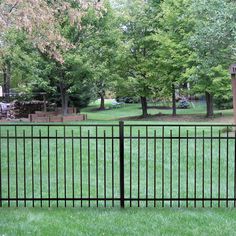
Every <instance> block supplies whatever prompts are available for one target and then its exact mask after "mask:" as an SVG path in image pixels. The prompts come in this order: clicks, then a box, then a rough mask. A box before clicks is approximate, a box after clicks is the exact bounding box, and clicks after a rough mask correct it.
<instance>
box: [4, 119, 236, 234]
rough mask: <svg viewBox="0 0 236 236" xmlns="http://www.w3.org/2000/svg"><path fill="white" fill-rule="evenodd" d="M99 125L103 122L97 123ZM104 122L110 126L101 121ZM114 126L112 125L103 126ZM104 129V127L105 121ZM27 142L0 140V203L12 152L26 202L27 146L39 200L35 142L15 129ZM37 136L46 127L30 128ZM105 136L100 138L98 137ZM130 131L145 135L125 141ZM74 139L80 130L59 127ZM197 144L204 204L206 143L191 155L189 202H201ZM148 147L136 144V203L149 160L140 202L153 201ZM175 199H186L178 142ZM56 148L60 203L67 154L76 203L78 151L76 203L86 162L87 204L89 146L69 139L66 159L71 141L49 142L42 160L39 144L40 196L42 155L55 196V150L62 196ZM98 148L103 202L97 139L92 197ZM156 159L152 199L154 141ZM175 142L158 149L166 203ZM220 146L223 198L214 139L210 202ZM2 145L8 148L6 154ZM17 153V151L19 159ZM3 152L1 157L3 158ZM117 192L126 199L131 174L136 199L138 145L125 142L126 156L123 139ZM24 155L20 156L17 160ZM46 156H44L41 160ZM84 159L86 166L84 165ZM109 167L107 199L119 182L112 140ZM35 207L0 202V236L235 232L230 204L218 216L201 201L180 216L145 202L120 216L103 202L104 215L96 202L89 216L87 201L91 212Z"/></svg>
mask: <svg viewBox="0 0 236 236" xmlns="http://www.w3.org/2000/svg"><path fill="white" fill-rule="evenodd" d="M102 123H103V124H104V122H102ZM108 123H110V122H108ZM111 123H113V124H117V122H111ZM105 124H107V122H105ZM152 124H153V122H152ZM7 130H8V134H9V136H13V135H14V132H15V130H14V129H13V127H11V126H10V127H8V128H7V127H2V128H1V136H5V137H6V135H7ZM24 130H25V136H26V137H29V138H28V139H27V140H26V141H25V143H24V142H23V140H22V139H18V141H17V143H16V142H15V139H9V140H8V139H2V140H1V158H2V169H1V170H2V176H3V179H2V186H3V187H2V192H3V197H6V198H7V197H8V188H7V184H8V178H7V176H8V172H9V176H10V183H11V188H10V196H11V197H14V196H15V194H16V181H15V178H16V164H15V158H16V152H15V150H16V149H15V147H16V146H17V149H18V156H17V158H18V178H19V183H18V185H19V186H18V194H19V197H24V189H26V196H27V197H29V198H30V197H31V196H32V191H31V190H32V175H31V170H32V152H31V151H32V149H31V148H32V145H33V148H34V189H35V197H40V169H39V166H40V156H39V145H40V142H39V139H34V141H33V142H32V140H31V139H30V137H31V130H30V129H29V128H26V127H24V126H22V127H20V128H19V129H18V131H17V134H18V136H22V135H24ZM39 130H41V135H42V136H47V128H40V127H39V126H36V127H35V128H34V132H33V134H34V136H39ZM56 130H58V133H57V134H58V136H62V135H63V132H64V130H63V128H61V127H57V126H55V127H54V128H50V136H54V137H55V135H56ZM154 130H156V132H157V134H158V135H159V136H160V133H161V128H149V130H148V135H149V136H152V137H153V135H154ZM171 130H172V134H173V136H176V135H177V134H178V129H177V128H176V127H172V128H166V130H165V135H166V136H167V137H169V135H170V132H171ZM187 130H189V136H193V135H194V129H193V128H192V127H186V128H183V129H182V130H181V136H184V137H186V132H187ZM203 130H204V132H205V133H204V134H205V135H206V136H209V132H210V130H209V128H207V129H203V128H201V127H200V128H198V129H197V136H199V137H200V136H201V135H203ZM104 131H105V133H104ZM138 131H140V135H141V136H142V135H145V133H146V130H145V128H143V127H137V128H134V130H133V131H132V132H133V135H134V136H135V137H137V135H138ZM219 131H222V127H218V128H215V129H214V133H213V134H214V136H217V135H219ZM72 132H73V136H74V137H76V136H79V135H80V130H79V128H78V127H74V128H73V127H67V128H66V135H67V136H69V137H72ZM129 132H130V130H129V128H126V129H125V135H126V136H128V135H129ZM117 133H118V130H117V128H115V129H114V134H115V135H116V134H117ZM82 134H83V136H88V135H89V136H90V137H91V136H94V135H95V129H94V128H93V127H90V128H83V130H82ZM98 135H99V136H100V137H103V136H104V135H106V136H107V137H109V136H110V135H111V129H110V128H104V127H103V128H99V130H98ZM220 135H221V136H225V135H226V134H225V133H221V134H220ZM147 143H148V150H149V151H148V154H147V152H146V145H147ZM203 143H204V150H205V155H204V163H205V167H204V168H205V177H204V178H205V179H204V190H205V197H209V196H210V185H209V181H210V175H209V169H210V142H209V140H208V141H205V142H203V140H202V139H199V140H198V141H197V147H198V151H197V156H196V160H197V163H196V168H197V173H196V177H197V184H196V189H197V196H200V197H201V196H202V190H203V181H202V180H203V179H202V174H203V172H202V164H203V159H202V151H203ZM154 144H155V143H154V141H153V139H151V140H149V141H148V142H146V140H141V141H140V175H141V177H140V186H141V187H140V196H141V197H145V196H146V160H147V158H148V161H149V164H148V165H149V175H148V181H149V188H148V195H149V197H152V196H154V190H153V186H154V156H155V153H154V150H155V149H154ZM180 144H181V147H182V148H181V163H182V167H181V170H180V171H181V188H180V190H181V197H185V196H186V165H185V164H184V163H186V158H187V154H186V140H182V141H181V143H180ZM228 144H229V149H228V150H229V163H233V160H234V152H233V150H234V141H233V140H230V141H229V143H228ZM64 145H66V172H67V175H66V178H67V188H66V193H67V197H70V196H73V191H72V185H73V174H72V155H73V153H74V155H75V156H74V158H75V159H74V161H75V162H74V172H75V182H74V184H75V186H76V190H75V195H76V196H80V193H81V182H80V175H79V170H80V152H81V154H82V157H83V158H82V166H83V167H84V168H83V180H82V183H83V191H82V194H83V196H84V197H87V196H88V173H89V170H88V168H87V166H88V160H90V163H91V168H90V181H91V183H90V191H91V197H93V196H96V175H95V171H96V145H95V140H91V141H90V143H88V141H87V140H83V141H82V151H81V148H80V142H79V140H78V139H75V140H74V149H73V150H74V152H72V139H67V140H66V141H65V143H64V140H63V139H58V143H57V144H56V141H55V139H52V140H50V142H49V153H48V140H47V139H42V142H41V147H42V153H41V157H42V196H43V197H48V178H49V176H48V174H47V173H48V172H47V170H48V156H50V164H49V165H50V172H51V174H50V191H51V193H50V194H51V197H56V185H57V184H56V150H58V167H59V169H58V170H59V180H58V189H59V197H63V196H64V194H65V192H64V189H65V188H64V187H65V186H64V170H65V169H64V163H65V162H64V160H65V159H64ZM88 145H90V146H91V150H90V153H88ZM104 145H106V151H107V152H106V154H107V155H106V168H107V171H106V180H107V183H106V194H107V197H109V196H111V195H112V191H111V189H112V174H111V168H112V166H111V165H112V162H111V160H112V143H111V140H107V141H106V144H104V140H102V139H101V140H99V142H98V170H99V181H98V186H99V196H100V197H103V196H104V189H105V187H104V151H103V150H104ZM156 145H157V146H156V147H157V148H156V156H157V160H156V161H157V165H156V171H157V176H156V178H157V186H156V194H157V197H161V196H162V181H161V178H162V177H161V176H162V170H163V168H162V165H161V164H160V163H161V160H162V159H161V156H162V152H161V145H162V140H160V139H159V140H157V142H156ZM178 145H179V144H178V141H177V140H174V141H173V142H172V148H173V149H172V152H171V149H170V147H171V142H170V140H169V139H166V140H165V143H164V150H165V160H164V162H165V164H164V170H165V174H164V178H165V187H164V197H167V198H168V197H169V196H170V157H171V153H172V158H173V169H172V171H173V172H172V174H173V176H172V181H173V182H172V194H173V197H176V196H178V188H177V185H178V176H177V173H178V151H177V150H178ZM219 145H220V146H221V153H220V155H221V161H220V165H221V173H220V181H221V186H220V192H221V197H225V196H226V182H227V178H226V148H227V141H226V140H222V141H221V142H220V144H219V142H218V141H217V140H214V141H213V147H214V149H213V157H214V158H213V169H214V170H216V171H214V172H213V197H215V198H217V196H218V191H219V188H218V177H219V176H218V167H219V156H218V148H219ZM8 146H9V147H11V148H10V149H8ZM24 147H25V152H24ZM7 150H9V153H8V151H7ZM125 150H126V152H125V168H126V174H125V181H126V182H125V186H126V192H125V193H126V196H127V197H129V196H130V179H131V178H130V170H132V182H133V187H132V197H136V196H137V194H138V191H137V190H138V189H137V179H138V176H137V168H138V162H137V160H138V156H137V153H138V140H137V139H133V140H132V152H130V140H129V139H126V142H125ZM193 150H194V140H189V149H188V158H189V196H190V197H191V196H193V195H194V181H193V180H194V151H193ZM24 153H25V154H24ZM131 153H132V169H130V163H131V162H130V154H131ZM48 154H49V155H48ZM8 155H9V162H10V168H8V164H7V158H8ZM88 157H90V159H88ZM24 158H25V162H26V182H25V183H26V184H25V185H24V168H23V166H24V165H23V164H24ZM114 163H115V166H116V167H115V175H114V177H115V180H114V190H115V191H114V193H115V196H118V194H119V180H118V178H119V177H118V176H119V175H118V171H119V170H118V163H119V159H118V141H114ZM228 171H229V178H228V184H229V192H228V194H229V197H233V189H234V188H233V187H234V185H233V176H234V165H233V164H232V165H230V164H229V169H228ZM42 204H43V208H42V209H41V208H40V201H39V202H37V203H35V206H36V208H34V209H32V207H31V206H32V202H31V201H28V202H26V206H27V208H23V206H24V201H20V202H19V206H20V208H18V209H16V208H15V206H16V201H11V208H7V205H8V201H4V202H3V205H4V207H3V208H2V209H1V210H0V234H2V235H25V234H30V235H31V234H36V235H68V234H69V235H77V234H88V235H96V234H97V235H130V234H131V235H132V234H133V235H134V234H135V235H136V234H139V235H147V234H149V235H156V234H166V235H169V234H172V235H176V234H178V235H184V234H185V235H199V234H207V235H208V234H216V235H222V234H223V235H228V234H230V235H231V234H234V231H235V228H236V226H235V220H234V219H236V218H235V217H236V211H235V210H234V209H233V202H232V201H231V202H230V204H229V208H228V209H226V208H225V205H226V203H225V201H222V202H221V206H222V208H221V209H217V206H218V201H215V202H213V208H212V209H210V208H209V202H205V207H206V209H199V208H201V206H202V202H201V201H200V202H198V203H197V207H198V209H193V208H192V207H193V205H194V204H193V202H189V206H190V209H186V202H182V203H181V208H180V209H177V208H176V207H177V202H175V201H173V206H174V208H172V209H170V208H169V206H170V202H169V201H166V202H165V208H162V207H161V206H162V201H157V206H158V207H157V208H153V202H150V203H149V206H150V207H149V208H145V202H143V203H142V204H141V208H137V202H134V203H133V208H130V207H129V206H130V202H129V201H126V209H124V210H121V209H120V208H119V202H115V207H114V208H110V207H111V205H112V204H111V203H108V204H107V207H108V209H104V203H103V201H100V202H99V205H100V208H98V209H96V207H95V206H96V201H95V202H91V206H92V208H88V207H87V205H88V202H84V203H83V206H84V207H83V208H80V204H81V203H80V201H76V202H75V206H76V208H75V209H72V208H71V207H72V205H73V202H72V201H68V202H67V206H68V208H64V204H65V202H64V201H60V202H59V206H60V208H58V209H57V208H56V201H54V202H51V206H52V208H51V209H48V201H43V202H42Z"/></svg>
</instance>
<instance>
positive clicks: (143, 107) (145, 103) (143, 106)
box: [141, 97, 148, 117]
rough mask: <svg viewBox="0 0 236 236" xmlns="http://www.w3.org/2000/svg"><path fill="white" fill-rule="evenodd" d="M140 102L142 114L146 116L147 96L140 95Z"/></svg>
mask: <svg viewBox="0 0 236 236" xmlns="http://www.w3.org/2000/svg"><path fill="white" fill-rule="evenodd" d="M141 104H142V113H143V114H142V116H143V117H147V116H148V112H147V98H146V97H141Z"/></svg>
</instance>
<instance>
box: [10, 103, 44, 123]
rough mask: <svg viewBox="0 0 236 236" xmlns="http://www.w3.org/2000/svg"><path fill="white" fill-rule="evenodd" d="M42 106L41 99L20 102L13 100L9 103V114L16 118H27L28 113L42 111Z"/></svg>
mask: <svg viewBox="0 0 236 236" xmlns="http://www.w3.org/2000/svg"><path fill="white" fill-rule="evenodd" d="M43 108H44V102H43V101H30V102H20V101H14V102H13V103H12V104H11V108H10V114H11V115H12V116H14V117H15V118H16V119H17V118H28V116H29V114H32V113H35V111H42V110H43Z"/></svg>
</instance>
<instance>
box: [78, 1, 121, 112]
mask: <svg viewBox="0 0 236 236" xmlns="http://www.w3.org/2000/svg"><path fill="white" fill-rule="evenodd" d="M104 6H105V8H106V12H105V13H104V14H103V17H101V18H95V17H94V15H93V14H89V15H88V16H87V19H86V20H85V21H84V24H85V26H84V31H83V37H82V40H81V47H80V52H81V53H82V54H83V55H84V56H85V57H86V58H87V61H88V63H90V68H91V73H92V80H93V84H94V92H95V93H96V94H97V96H98V97H99V98H100V99H101V104H100V110H104V109H105V94H106V91H112V90H113V87H114V82H115V80H116V78H117V77H118V73H117V70H116V68H117V66H116V63H117V54H118V53H119V49H120V44H121V29H120V25H119V21H118V18H117V16H116V14H115V12H114V11H113V9H112V8H111V6H110V3H109V1H104ZM88 25H90V27H88Z"/></svg>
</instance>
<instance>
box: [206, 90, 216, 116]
mask: <svg viewBox="0 0 236 236" xmlns="http://www.w3.org/2000/svg"><path fill="white" fill-rule="evenodd" d="M205 94H206V105H207V117H213V115H214V111H213V95H212V94H210V93H209V92H206V93H205Z"/></svg>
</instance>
